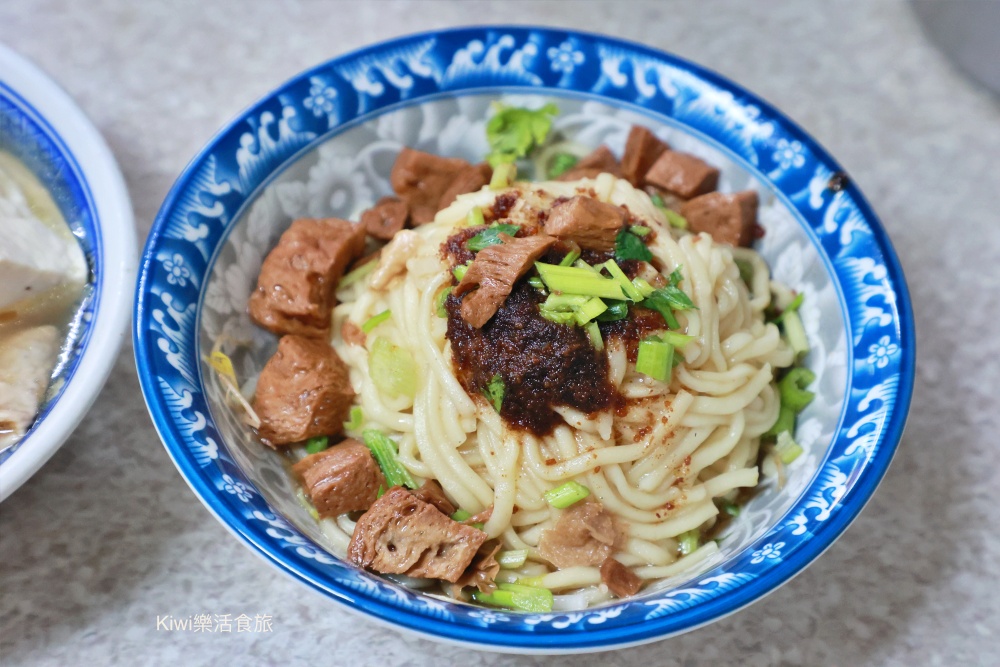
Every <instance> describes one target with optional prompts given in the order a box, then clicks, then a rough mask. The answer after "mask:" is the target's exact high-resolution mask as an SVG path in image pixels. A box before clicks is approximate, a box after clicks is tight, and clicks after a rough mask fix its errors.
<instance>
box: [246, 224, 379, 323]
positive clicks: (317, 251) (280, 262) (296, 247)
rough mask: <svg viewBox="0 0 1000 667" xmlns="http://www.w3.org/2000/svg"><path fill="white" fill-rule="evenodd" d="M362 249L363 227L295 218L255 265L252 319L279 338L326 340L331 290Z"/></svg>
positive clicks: (363, 240)
mask: <svg viewBox="0 0 1000 667" xmlns="http://www.w3.org/2000/svg"><path fill="white" fill-rule="evenodd" d="M364 247H365V228H364V226H362V225H355V224H353V223H350V222H348V221H347V220H341V219H339V218H324V219H310V218H305V219H301V220H296V221H295V222H293V223H292V225H291V226H290V227H289V228H288V229H287V230H286V231H285V233H284V234H282V235H281V239H280V240H279V241H278V245H276V246H275V247H274V249H273V250H271V252H270V253H268V255H267V257H266V258H265V259H264V263H263V265H262V266H261V267H260V275H259V276H258V277H257V289H256V290H254V292H253V294H251V295H250V303H249V313H250V317H251V319H253V321H254V322H256V323H257V324H259V325H260V326H262V327H264V328H265V329H268V330H269V331H272V332H274V333H276V334H279V335H281V334H297V335H301V336H315V337H320V338H322V337H326V336H327V335H328V334H329V331H330V311H331V310H332V309H333V306H334V305H335V304H334V302H335V301H336V298H335V296H334V290H335V289H336V286H337V283H338V282H339V281H340V279H341V277H343V275H344V270H345V269H346V268H347V266H348V265H349V264H350V263H351V262H352V261H354V259H355V258H357V257H358V256H359V255H361V253H362V252H363V251H364Z"/></svg>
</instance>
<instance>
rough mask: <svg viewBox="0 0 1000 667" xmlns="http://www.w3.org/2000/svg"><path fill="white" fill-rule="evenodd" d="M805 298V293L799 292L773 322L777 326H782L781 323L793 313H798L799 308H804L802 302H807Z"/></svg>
mask: <svg viewBox="0 0 1000 667" xmlns="http://www.w3.org/2000/svg"><path fill="white" fill-rule="evenodd" d="M805 297H806V295H805V293H803V292H799V293H798V294H796V295H795V298H794V299H792V301H791V303H789V304H788V305H787V306H785V309H784V310H782V311H781V312H780V313H779V314H778V316H777V317H775V318H774V319H773V320H771V321H772V322H774V323H775V324H780V323H781V321H782V320H784V319H785V317H787V316H788V315H789V314H791V313H794V312H796V311H797V310H798V309H799V308H801V307H802V302H803V301H805Z"/></svg>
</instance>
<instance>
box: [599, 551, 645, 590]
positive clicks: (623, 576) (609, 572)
mask: <svg viewBox="0 0 1000 667" xmlns="http://www.w3.org/2000/svg"><path fill="white" fill-rule="evenodd" d="M601 581H602V582H604V585H605V586H607V587H608V590H609V591H611V594H612V595H614V596H615V597H616V598H627V597H629V596H632V595H635V594H636V593H638V592H639V589H640V588H642V579H640V578H639V577H638V575H636V573H635V572H633V571H632V570H630V569H628V568H627V567H625V566H624V565H622V564H621V563H619V562H618V561H616V560H615V559H614V558H610V557H609V558H606V559H605V560H604V562H603V563H601Z"/></svg>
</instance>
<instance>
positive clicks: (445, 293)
mask: <svg viewBox="0 0 1000 667" xmlns="http://www.w3.org/2000/svg"><path fill="white" fill-rule="evenodd" d="M451 289H452V288H451V287H446V288H445V289H443V290H441V293H440V294H438V296H437V304H436V305H437V307H436V308H435V312H437V316H438V317H441V318H446V317H448V308H447V307H445V302H446V301H448V297H449V296H450V295H451Z"/></svg>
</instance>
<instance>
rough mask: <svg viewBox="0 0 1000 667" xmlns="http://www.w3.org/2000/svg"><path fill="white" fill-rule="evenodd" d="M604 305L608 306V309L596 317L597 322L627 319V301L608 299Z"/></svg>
mask: <svg viewBox="0 0 1000 667" xmlns="http://www.w3.org/2000/svg"><path fill="white" fill-rule="evenodd" d="M604 303H606V304H608V309H607V310H605V311H604V312H603V313H601V314H600V315H598V316H597V321H598V322H617V321H618V320H624V319H625V318H626V317H628V301H616V300H614V299H609V300H607V301H605V302H604Z"/></svg>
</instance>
